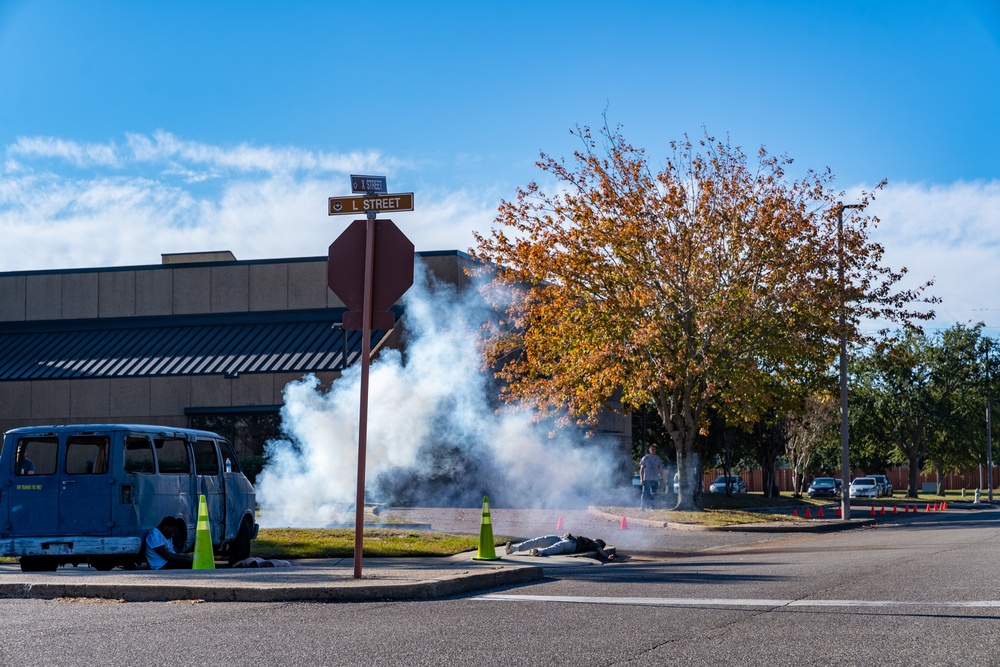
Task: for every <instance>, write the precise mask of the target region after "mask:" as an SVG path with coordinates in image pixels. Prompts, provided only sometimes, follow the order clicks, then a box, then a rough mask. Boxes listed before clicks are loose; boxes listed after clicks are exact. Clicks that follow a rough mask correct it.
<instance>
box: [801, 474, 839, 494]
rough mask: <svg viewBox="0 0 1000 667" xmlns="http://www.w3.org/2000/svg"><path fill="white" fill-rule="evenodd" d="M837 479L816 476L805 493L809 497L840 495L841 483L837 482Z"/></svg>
mask: <svg viewBox="0 0 1000 667" xmlns="http://www.w3.org/2000/svg"><path fill="white" fill-rule="evenodd" d="M837 481H838V480H835V479H834V478H833V477H817V478H816V479H814V480H813V481H812V484H810V485H809V491H808V492H807V494H808V495H809V497H810V498H836V497H837V496H839V495H840V488H841V486H843V485H842V484H837Z"/></svg>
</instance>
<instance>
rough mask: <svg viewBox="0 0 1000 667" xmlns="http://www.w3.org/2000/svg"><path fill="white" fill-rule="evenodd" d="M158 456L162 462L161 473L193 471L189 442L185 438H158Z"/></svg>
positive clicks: (183, 473) (185, 473)
mask: <svg viewBox="0 0 1000 667" xmlns="http://www.w3.org/2000/svg"><path fill="white" fill-rule="evenodd" d="M156 458H157V459H158V460H159V462H160V473H161V474H165V473H167V474H169V473H175V474H182V475H187V474H190V473H191V459H190V458H189V456H188V448H187V442H185V441H184V440H177V439H173V438H170V439H167V438H157V439H156Z"/></svg>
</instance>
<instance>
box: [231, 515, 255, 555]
mask: <svg viewBox="0 0 1000 667" xmlns="http://www.w3.org/2000/svg"><path fill="white" fill-rule="evenodd" d="M249 557H250V523H249V522H247V521H244V522H243V523H242V524H240V529H239V531H237V533H236V537H234V538H233V541H232V542H231V543H230V544H229V564H230V565H232V564H233V563H238V562H240V561H241V560H243V559H245V558H249Z"/></svg>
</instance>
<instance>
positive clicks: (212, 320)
mask: <svg viewBox="0 0 1000 667" xmlns="http://www.w3.org/2000/svg"><path fill="white" fill-rule="evenodd" d="M343 310H344V309H338V308H327V309H320V310H298V311H268V312H258V313H231V314H221V315H220V314H211V315H190V316H180V317H132V318H116V319H91V320H55V321H46V322H28V323H3V324H0V381H2V380H38V379H65V378H114V377H156V376H170V375H208V374H223V375H231V376H232V375H235V374H244V373H309V372H319V371H331V370H339V369H341V368H343V367H344V365H345V361H346V364H347V365H350V364H351V363H354V362H356V361H357V360H358V359H359V358H360V354H361V332H360V331H347V332H345V331H343V330H341V329H339V328H334V327H333V325H334V324H335V323H339V322H340V321H341V319H342V317H343ZM399 315H400V312H397V313H396V316H397V319H398V317H399ZM389 333H390V332H388V331H373V332H372V333H371V347H372V350H376V349H378V347H379V346H380V345H381V344H382V343H383V342H384V341H385V339H386V337H387V336H388V334H389ZM345 334H347V335H346V337H345Z"/></svg>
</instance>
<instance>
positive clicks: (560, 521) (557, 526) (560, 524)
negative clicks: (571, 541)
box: [556, 517, 563, 530]
mask: <svg viewBox="0 0 1000 667" xmlns="http://www.w3.org/2000/svg"><path fill="white" fill-rule="evenodd" d="M562 529H563V522H562V517H559V520H558V521H556V530H562Z"/></svg>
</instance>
